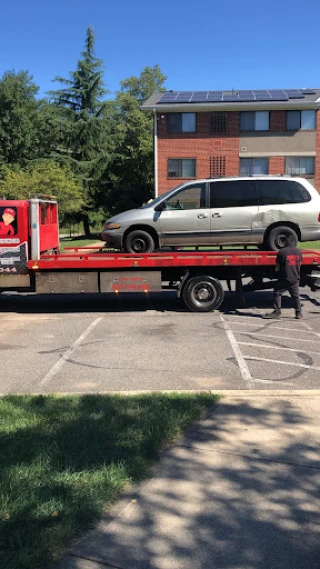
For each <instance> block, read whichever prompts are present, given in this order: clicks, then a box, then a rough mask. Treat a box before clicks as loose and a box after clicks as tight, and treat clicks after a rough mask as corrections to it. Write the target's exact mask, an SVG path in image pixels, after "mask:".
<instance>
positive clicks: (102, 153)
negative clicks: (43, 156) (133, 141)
mask: <svg viewBox="0 0 320 569" xmlns="http://www.w3.org/2000/svg"><path fill="white" fill-rule="evenodd" d="M94 43H95V36H94V32H93V29H92V28H91V27H89V28H88V30H87V38H86V44H85V50H84V51H83V52H82V53H81V55H82V58H81V59H80V60H79V61H78V66H77V69H76V71H73V72H71V73H70V78H69V79H64V78H62V77H57V78H56V80H57V81H58V82H59V83H61V85H62V89H60V90H57V91H51V93H50V94H51V96H52V99H53V101H54V102H55V104H56V105H57V106H58V107H59V108H60V110H61V119H60V120H61V137H60V143H59V146H58V148H57V152H56V157H57V158H58V159H59V160H60V161H61V162H62V163H64V164H68V166H69V168H71V169H72V171H73V172H74V174H75V175H76V176H77V177H78V179H79V180H81V184H82V188H83V195H84V207H83V209H82V214H83V220H84V229H85V233H86V234H89V233H90V229H89V212H90V211H92V210H95V209H97V197H96V190H97V182H98V180H99V179H100V176H101V171H102V170H103V169H105V168H106V166H107V164H108V144H107V131H106V129H105V121H104V120H103V113H104V109H105V106H106V105H105V103H104V102H103V101H102V97H103V96H104V95H105V94H106V93H107V91H106V89H105V88H104V86H103V72H102V61H101V60H100V59H97V57H96V56H95V51H94Z"/></svg>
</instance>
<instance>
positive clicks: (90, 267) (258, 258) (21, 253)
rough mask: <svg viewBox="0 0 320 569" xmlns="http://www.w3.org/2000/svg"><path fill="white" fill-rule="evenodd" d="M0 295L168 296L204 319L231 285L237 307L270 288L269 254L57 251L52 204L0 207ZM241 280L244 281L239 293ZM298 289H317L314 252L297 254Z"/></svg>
mask: <svg viewBox="0 0 320 569" xmlns="http://www.w3.org/2000/svg"><path fill="white" fill-rule="evenodd" d="M0 218H2V220H3V221H2V222H1V221H0V292H8V291H15V292H21V293H33V294H34V293H36V294H74V293H110V292H113V293H115V294H120V295H121V294H123V293H128V292H131V293H132V292H140V293H144V294H149V293H150V292H156V291H161V290H163V289H175V290H176V291H177V295H178V296H182V298H183V300H184V301H185V303H186V305H187V306H188V307H189V309H190V310H193V311H196V312H209V311H212V310H215V309H217V308H219V306H220V305H221V303H222V301H223V298H224V288H223V286H222V284H221V281H226V283H227V285H228V288H229V290H230V291H231V290H232V285H231V283H232V282H233V281H234V282H235V292H236V296H237V302H238V303H240V304H243V303H244V294H243V293H244V291H245V290H261V289H267V288H272V286H273V283H274V280H275V279H276V273H275V262H276V256H277V253H276V252H274V251H260V250H259V249H256V250H253V249H252V250H248V249H247V250H246V249H232V250H229V249H225V250H219V251H217V250H211V251H182V250H178V251H177V250H176V251H164V250H162V251H159V252H155V253H145V254H141V255H136V254H128V253H113V252H107V251H106V250H105V249H104V248H103V247H96V248H92V247H86V248H81V249H80V248H68V249H65V250H64V252H60V250H59V225H58V205H57V202H56V201H55V200H51V199H47V198H34V199H31V200H0ZM243 279H250V282H249V283H248V284H246V285H245V286H243ZM300 284H301V286H310V288H311V289H312V290H317V289H318V288H320V251H313V250H304V251H303V257H302V267H301V282H300Z"/></svg>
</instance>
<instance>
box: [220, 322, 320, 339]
mask: <svg viewBox="0 0 320 569" xmlns="http://www.w3.org/2000/svg"><path fill="white" fill-rule="evenodd" d="M228 322H231V320H228ZM232 324H237V325H238V326H254V327H255V328H261V326H259V325H258V324H257V323H255V324H253V323H252V324H251V323H250V322H248V323H246V322H238V321H237V320H232ZM302 324H303V323H302ZM265 327H266V326H263V328H265ZM268 330H287V331H289V332H302V330H301V328H300V329H299V328H288V327H286V328H285V327H284V326H272V327H271V326H268ZM307 330H308V332H309V334H317V332H314V330H312V328H311V327H309V326H307ZM303 331H304V330H303ZM317 335H318V336H320V334H317Z"/></svg>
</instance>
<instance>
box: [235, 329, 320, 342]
mask: <svg viewBox="0 0 320 569" xmlns="http://www.w3.org/2000/svg"><path fill="white" fill-rule="evenodd" d="M268 330H270V328H268ZM234 333H235V334H254V332H248V331H246V332H240V331H238V330H237V331H234ZM255 336H258V337H259V338H260V337H262V338H275V339H278V338H280V340H291V341H292V342H311V343H312V344H319V343H320V340H312V339H310V340H306V339H304V338H290V337H288V336H273V335H272V334H255Z"/></svg>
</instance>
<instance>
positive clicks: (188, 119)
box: [168, 113, 196, 132]
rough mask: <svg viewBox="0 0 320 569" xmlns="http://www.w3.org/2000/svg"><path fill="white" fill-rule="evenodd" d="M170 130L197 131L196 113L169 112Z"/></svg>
mask: <svg viewBox="0 0 320 569" xmlns="http://www.w3.org/2000/svg"><path fill="white" fill-rule="evenodd" d="M168 132H196V113H168Z"/></svg>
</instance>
